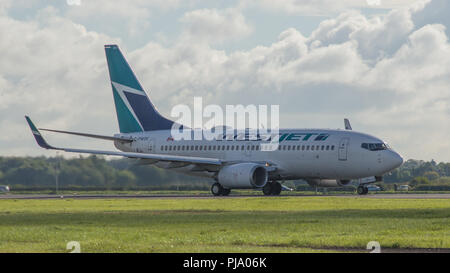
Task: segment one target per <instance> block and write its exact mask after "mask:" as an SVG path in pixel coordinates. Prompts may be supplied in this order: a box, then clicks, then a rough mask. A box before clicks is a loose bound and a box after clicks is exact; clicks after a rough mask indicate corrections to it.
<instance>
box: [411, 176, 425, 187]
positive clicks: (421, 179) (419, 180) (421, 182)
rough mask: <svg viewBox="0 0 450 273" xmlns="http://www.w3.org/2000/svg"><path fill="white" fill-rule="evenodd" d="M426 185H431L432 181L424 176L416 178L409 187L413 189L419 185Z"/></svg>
mask: <svg viewBox="0 0 450 273" xmlns="http://www.w3.org/2000/svg"><path fill="white" fill-rule="evenodd" d="M426 184H430V181H429V180H428V178H426V177H423V176H419V177H416V178H414V179H413V180H412V181H411V182H410V183H409V185H410V186H412V187H415V186H417V185H426Z"/></svg>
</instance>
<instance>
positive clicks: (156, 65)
mask: <svg viewBox="0 0 450 273" xmlns="http://www.w3.org/2000/svg"><path fill="white" fill-rule="evenodd" d="M449 13H450V1H445V0H432V1H430V0H422V1H406V0H392V1H386V0H346V1H335V0H314V1H313V0H277V1H270V0H260V1H257V0H221V1H210V0H204V1H202V0H153V1H148V0H129V1H108V0H89V1H88V0H60V1H57V0H53V1H49V0H48V1H44V0H2V1H1V2H0V52H1V57H0V132H1V133H0V156H27V155H29V156H40V155H45V156H54V155H56V152H55V151H46V150H43V149H41V148H39V147H38V146H37V145H36V143H35V142H34V139H33V137H32V135H31V133H30V131H29V128H28V127H27V125H26V123H25V119H24V115H29V116H30V117H31V118H32V119H33V121H34V122H35V123H36V124H37V126H38V127H43V128H53V129H61V130H71V131H81V132H90V133H94V134H105V135H112V134H114V133H116V132H118V124H117V119H116V114H115V110H114V104H113V98H112V91H111V85H110V82H109V76H108V71H107V67H106V59H105V55H104V47H103V46H104V45H105V44H112V43H114V44H118V45H119V46H120V48H121V50H122V52H123V53H124V55H125V57H126V58H127V59H128V61H129V63H130V65H131V66H132V67H133V69H134V71H135V73H136V75H137V77H138V79H139V80H140V82H141V83H142V85H143V86H144V88H145V90H146V92H147V93H148V94H149V96H150V98H151V100H152V102H153V104H155V105H156V106H157V108H158V109H159V111H160V112H161V113H163V114H164V115H166V116H167V117H170V112H171V109H172V107H173V106H175V105H177V104H181V103H184V104H188V105H192V104H193V101H194V100H193V98H194V96H196V97H202V98H203V103H204V104H218V105H221V106H225V105H226V104H232V105H236V104H244V105H247V104H255V105H259V104H266V105H271V104H277V105H279V107H280V108H279V109H280V126H281V127H288V128H305V127H306V128H343V127H344V123H343V119H344V118H349V119H350V121H351V123H352V127H353V129H354V130H357V131H362V132H366V133H369V134H372V135H375V136H377V137H380V138H382V139H383V140H385V141H387V142H388V143H389V144H390V146H392V147H393V148H394V149H395V150H396V151H398V152H399V153H400V154H402V155H403V157H404V158H405V159H411V158H412V159H423V160H431V159H434V160H436V161H446V162H449V161H450V141H449V139H448V136H450V44H449V41H448V38H449V35H450V32H449V29H450V17H449V16H448V14H449ZM44 136H45V137H46V139H47V140H48V141H49V143H51V144H53V145H55V146H66V147H67V146H70V147H77V148H98V149H108V150H111V149H114V147H113V145H112V143H109V142H105V141H99V140H92V139H86V138H80V137H76V136H67V135H58V134H54V133H44ZM60 155H62V154H60ZM65 156H68V155H65Z"/></svg>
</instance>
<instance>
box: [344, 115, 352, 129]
mask: <svg viewBox="0 0 450 273" xmlns="http://www.w3.org/2000/svg"><path fill="white" fill-rule="evenodd" d="M344 124H345V130H352V126H351V125H350V121H349V120H348V119H346V118H345V119H344Z"/></svg>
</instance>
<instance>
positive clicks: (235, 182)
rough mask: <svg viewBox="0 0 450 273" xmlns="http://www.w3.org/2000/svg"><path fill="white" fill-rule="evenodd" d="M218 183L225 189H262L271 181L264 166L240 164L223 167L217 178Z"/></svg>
mask: <svg viewBox="0 0 450 273" xmlns="http://www.w3.org/2000/svg"><path fill="white" fill-rule="evenodd" d="M217 179H218V182H219V183H220V184H221V185H222V186H223V187H225V188H229V189H236V188H241V189H244V188H247V189H249V188H262V187H264V186H265V185H266V183H267V180H268V179H269V174H268V172H267V170H266V168H264V166H262V165H259V164H255V163H238V164H233V165H228V166H225V167H223V168H222V169H221V170H220V171H219V174H218V176H217Z"/></svg>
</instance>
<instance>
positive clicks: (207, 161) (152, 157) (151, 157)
mask: <svg viewBox="0 0 450 273" xmlns="http://www.w3.org/2000/svg"><path fill="white" fill-rule="evenodd" d="M25 119H26V120H27V122H28V125H29V126H30V129H31V131H32V133H33V136H34V138H35V139H36V142H37V143H38V145H39V146H41V147H42V148H45V149H51V150H61V151H65V152H72V153H86V154H98V155H110V156H124V157H128V158H135V159H142V160H146V161H148V162H149V163H155V162H158V161H166V162H179V163H189V164H198V165H215V166H220V165H222V161H221V160H219V159H216V158H204V157H193V156H177V155H166V154H143V153H129V152H118V151H101V150H87V149H73V148H59V147H54V146H51V145H49V144H48V143H47V141H45V139H44V138H43V137H42V135H41V133H40V132H39V130H38V129H37V127H36V126H35V125H34V124H33V122H32V121H31V119H30V118H29V117H28V116H25Z"/></svg>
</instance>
